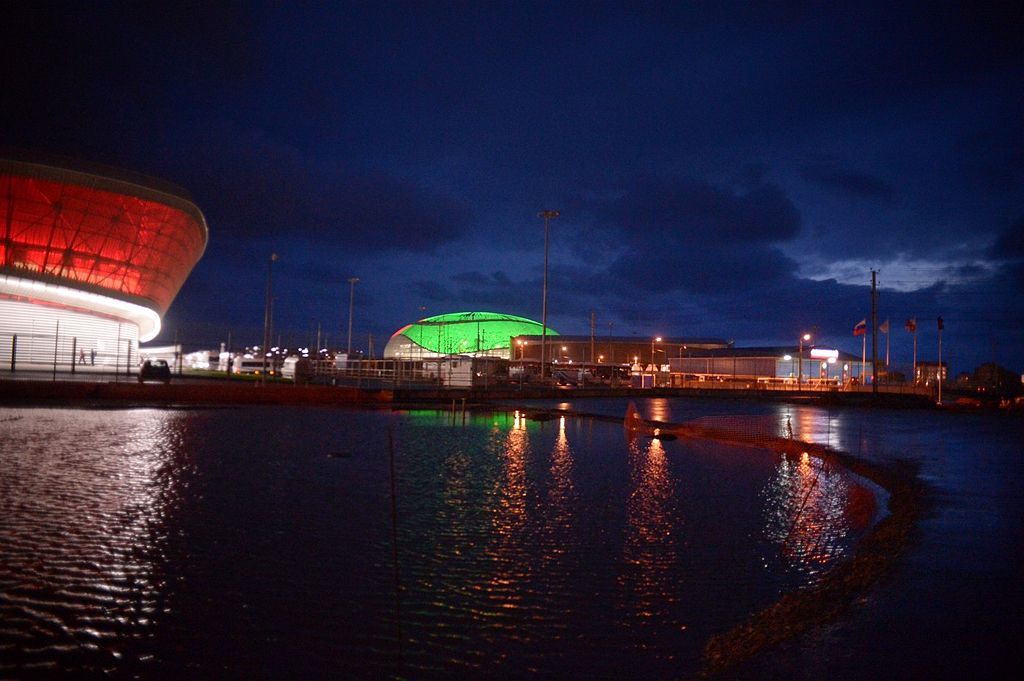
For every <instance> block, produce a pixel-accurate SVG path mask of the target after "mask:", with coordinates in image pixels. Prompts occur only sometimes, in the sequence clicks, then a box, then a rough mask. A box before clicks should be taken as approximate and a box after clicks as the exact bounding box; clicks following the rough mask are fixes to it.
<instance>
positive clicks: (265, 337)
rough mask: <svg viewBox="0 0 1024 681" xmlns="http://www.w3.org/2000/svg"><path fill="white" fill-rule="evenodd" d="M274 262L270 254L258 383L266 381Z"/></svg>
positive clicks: (274, 254)
mask: <svg viewBox="0 0 1024 681" xmlns="http://www.w3.org/2000/svg"><path fill="white" fill-rule="evenodd" d="M275 261H277V253H271V254H270V260H268V261H267V300H266V302H265V303H264V305H263V348H262V350H263V371H262V373H261V374H260V383H263V382H264V381H266V376H267V352H268V351H269V350H270V305H271V303H270V301H271V281H272V279H273V272H274V262H275Z"/></svg>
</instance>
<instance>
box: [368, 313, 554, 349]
mask: <svg viewBox="0 0 1024 681" xmlns="http://www.w3.org/2000/svg"><path fill="white" fill-rule="evenodd" d="M542 332H543V326H542V325H541V324H540V322H535V321H533V320H532V319H526V318H525V317H516V316H515V315H510V314H501V313H498V312H455V313H451V314H443V315H437V316H435V317H426V318H425V319H421V320H419V321H418V322H414V323H412V324H408V325H406V326H403V327H402V328H401V329H399V330H398V331H396V332H395V333H394V334H392V336H391V339H390V340H389V341H388V344H387V345H386V346H385V347H384V357H385V359H433V358H437V357H447V356H451V355H464V356H490V357H502V358H505V359H510V358H511V354H512V350H511V340H512V338H513V337H515V336H539V335H541V334H542ZM548 335H549V336H557V335H558V333H557V332H556V331H554V330H552V329H551V327H548Z"/></svg>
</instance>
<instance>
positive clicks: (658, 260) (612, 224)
mask: <svg viewBox="0 0 1024 681" xmlns="http://www.w3.org/2000/svg"><path fill="white" fill-rule="evenodd" d="M590 210H591V212H592V213H593V214H594V216H595V220H596V222H597V224H598V225H600V226H601V227H602V228H603V230H604V231H605V232H606V233H607V234H610V235H611V239H608V238H607V236H606V240H607V241H610V242H616V243H618V244H620V250H619V252H618V254H617V256H616V257H615V259H614V261H613V262H612V263H611V264H610V266H609V268H608V274H609V275H610V276H611V277H612V278H613V279H614V280H617V281H618V282H620V286H619V287H618V288H620V289H623V290H629V289H633V288H639V289H642V290H645V291H673V290H683V291H689V292H695V293H698V292H699V293H708V292H712V291H722V290H729V291H737V290H742V289H744V288H746V287H750V286H758V285H763V284H764V282H766V281H769V280H774V279H778V278H785V277H787V276H789V274H790V273H791V272H793V271H794V269H795V266H794V264H793V263H792V262H791V261H790V260H789V259H788V258H787V257H786V256H785V255H783V254H782V253H781V252H780V251H779V250H778V248H776V245H777V244H780V243H784V242H786V241H789V240H791V239H792V238H794V237H795V236H796V235H797V234H798V233H799V231H800V214H799V213H798V211H797V210H796V207H795V206H794V205H793V203H792V202H791V201H790V200H789V198H788V197H787V196H786V195H785V193H784V192H783V191H782V190H781V189H780V188H779V187H777V186H775V185H773V184H770V183H765V182H756V183H755V184H753V185H752V186H749V187H748V188H747V189H745V190H743V191H734V190H730V189H725V188H722V187H717V186H714V185H712V184H710V183H707V182H699V181H695V180H691V179H685V180H677V181H665V180H660V179H650V178H647V179H643V180H638V181H636V182H634V183H633V185H632V187H631V188H630V189H629V190H628V191H625V192H623V193H622V194H621V195H620V196H618V197H616V198H613V199H609V200H607V201H595V202H594V203H593V204H592V205H591V206H590Z"/></svg>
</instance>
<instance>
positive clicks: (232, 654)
mask: <svg viewBox="0 0 1024 681" xmlns="http://www.w3.org/2000/svg"><path fill="white" fill-rule="evenodd" d="M12 413H14V412H12ZM661 413H662V414H663V415H664V416H667V415H668V412H667V405H665V410H664V411H662V412H661ZM16 414H18V415H21V417H22V418H20V419H16V420H10V421H0V428H2V429H3V432H2V434H3V436H4V437H3V440H0V456H2V459H0V463H2V465H3V468H2V469H0V492H2V495H0V511H2V516H0V547H2V548H3V556H4V561H3V563H0V586H2V589H0V591H2V593H3V598H2V599H0V609H2V610H0V615H2V620H3V623H2V624H0V646H2V647H0V650H2V651H15V650H16V651H18V652H19V653H20V652H25V651H29V650H31V651H33V652H32V653H31V655H32V656H33V658H34V660H33V661H35V662H38V663H40V664H43V665H47V667H48V668H50V669H53V670H61V669H63V670H68V671H79V672H80V671H89V670H101V669H106V670H110V671H111V673H113V674H115V675H117V674H123V675H131V674H132V673H136V672H137V670H139V669H142V670H143V672H144V674H145V675H146V676H147V677H149V678H175V677H179V676H191V677H202V676H210V675H212V674H215V673H217V672H218V671H223V670H225V669H228V670H231V671H232V674H229V675H238V674H241V673H242V672H243V671H253V670H255V671H258V673H262V674H266V675H269V676H287V675H291V674H300V675H301V674H302V673H304V672H305V673H313V674H317V673H319V674H321V675H322V674H323V673H325V670H330V673H331V674H332V675H337V676H342V677H346V678H379V677H380V676H381V675H382V671H381V670H391V671H388V672H385V673H384V675H385V676H386V675H387V674H389V673H392V672H394V673H398V674H401V675H403V676H406V677H410V678H447V677H450V676H451V675H453V674H454V675H457V676H462V677H465V676H471V677H472V676H476V675H480V676H481V677H483V676H490V675H494V674H498V675H502V676H503V677H511V678H517V677H526V676H535V675H537V674H540V675H541V676H552V677H567V676H572V677H576V678H579V677H587V676H590V677H593V676H602V675H603V676H608V675H610V676H624V675H630V674H632V673H633V672H637V671H639V672H642V673H644V674H647V675H649V676H652V677H664V676H670V675H671V676H674V675H677V674H679V673H681V672H685V671H686V670H687V669H691V670H692V669H694V668H695V666H696V664H697V660H698V657H699V654H700V649H701V646H702V643H703V641H704V640H706V638H707V636H709V635H710V634H711V633H714V632H716V631H720V630H722V629H724V628H727V627H728V626H730V625H731V624H732V623H734V622H736V621H737V620H738V619H740V618H742V617H743V616H744V615H745V614H747V613H749V612H750V611H752V610H754V609H757V608H759V607H763V606H765V605H767V604H768V603H770V602H771V601H772V600H774V599H775V598H776V597H777V596H778V595H779V594H780V593H782V592H784V591H786V590H790V589H794V588H799V587H801V586H804V585H806V584H809V583H812V582H813V580H814V579H816V578H817V575H818V574H820V572H821V570H822V569H823V568H826V567H827V566H828V565H830V564H832V563H833V562H834V561H835V560H836V559H838V558H840V557H842V556H843V555H844V554H845V552H846V551H847V550H848V548H849V546H850V545H851V542H852V539H853V537H854V535H855V534H856V532H858V531H860V530H862V529H863V526H861V527H857V526H856V525H855V524H854V523H852V522H851V520H850V518H851V515H850V513H849V512H847V511H846V510H844V509H846V508H847V507H848V506H849V503H848V501H849V498H850V496H851V495H850V492H849V490H850V489H851V488H850V483H849V482H848V480H847V477H846V476H845V475H844V474H843V473H842V471H838V470H817V469H815V468H814V464H815V462H812V461H800V460H795V459H790V460H786V459H781V460H777V459H776V458H774V457H775V456H776V455H773V454H770V453H768V452H766V451H761V450H757V449H752V448H737V447H728V446H720V445H716V444H713V443H708V442H703V443H699V444H695V443H687V442H685V441H682V440H680V441H673V442H662V441H660V440H656V439H649V438H633V439H631V440H624V439H623V433H622V429H621V427H618V426H614V425H610V424H603V423H600V422H594V421H591V420H589V419H573V418H568V419H567V418H566V417H561V418H559V419H558V420H556V421H549V422H538V421H532V420H528V419H527V418H526V417H525V415H523V414H518V413H509V414H497V415H487V414H475V415H470V416H469V418H468V420H467V422H466V425H465V426H463V425H462V424H461V419H460V423H458V424H453V420H452V418H451V414H450V413H446V412H435V411H419V412H406V413H399V414H386V413H379V412H337V411H332V410H325V411H317V410H299V409H280V410H267V409H237V410H227V411H224V412H202V411H197V412H162V411H155V410H126V411H117V412H89V411H74V410H17V411H16ZM772 418H775V420H776V421H778V418H779V417H778V415H776V416H774V417H772ZM665 420H668V419H665ZM72 425H74V429H72V428H71V426H72ZM773 427H777V426H773ZM389 430H390V431H392V433H393V441H394V450H395V451H394V454H395V462H396V471H397V481H396V482H397V499H396V501H397V509H398V515H397V527H398V555H399V566H398V568H399V569H398V575H399V582H400V591H399V593H398V597H399V598H398V602H397V604H396V599H395V596H396V594H395V583H394V579H393V575H394V571H393V567H394V566H393V565H392V562H391V555H392V553H391V551H392V544H391V533H390V527H391V526H390V501H389V498H388V494H389V485H388V467H387V455H386V452H387V444H386V443H387V441H388V437H387V435H386V434H387V432H388V431H389ZM339 449H340V450H343V452H344V454H345V456H344V457H341V458H330V457H328V456H326V453H328V452H333V451H338V450H339ZM694 519H695V521H692V520H694ZM396 618H399V619H396ZM396 625H400V627H399V626H396ZM399 628H400V629H401V631H402V637H403V646H402V648H403V650H404V653H403V656H402V657H401V658H399V657H398V655H397V652H396V650H397V646H396V645H395V633H396V631H397V630H398V629H399ZM268 642H272V645H268ZM181 650H189V651H190V654H189V655H188V656H182V655H181V654H180V651H181ZM3 657H5V658H7V659H10V658H9V656H7V655H4V656H3ZM240 665H241V666H240ZM16 669H21V668H20V667H18V668H16ZM530 670H532V671H530ZM4 671H11V669H5V670H4ZM7 675H8V674H5V676H7ZM9 675H10V676H12V677H15V678H16V677H17V674H13V673H12V674H9Z"/></svg>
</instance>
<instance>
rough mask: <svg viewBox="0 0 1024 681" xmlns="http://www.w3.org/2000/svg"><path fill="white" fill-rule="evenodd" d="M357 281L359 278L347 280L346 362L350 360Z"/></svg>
mask: <svg viewBox="0 0 1024 681" xmlns="http://www.w3.org/2000/svg"><path fill="white" fill-rule="evenodd" d="M357 281H359V277H349V278H348V350H347V351H346V352H347V358H346V361H348V359H351V358H352V301H354V300H355V297H356V282H357Z"/></svg>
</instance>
